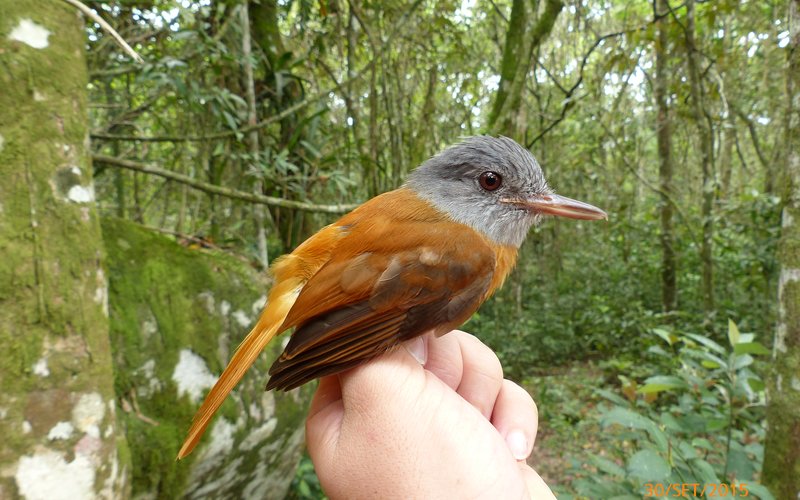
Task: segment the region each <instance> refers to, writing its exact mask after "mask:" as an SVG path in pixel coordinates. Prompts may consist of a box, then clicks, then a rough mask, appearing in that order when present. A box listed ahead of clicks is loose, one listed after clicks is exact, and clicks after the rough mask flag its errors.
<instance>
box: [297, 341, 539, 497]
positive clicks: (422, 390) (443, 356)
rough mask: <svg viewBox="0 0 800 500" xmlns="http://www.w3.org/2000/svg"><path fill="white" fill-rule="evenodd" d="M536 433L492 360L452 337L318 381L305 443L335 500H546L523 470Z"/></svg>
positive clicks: (531, 409)
mask: <svg viewBox="0 0 800 500" xmlns="http://www.w3.org/2000/svg"><path fill="white" fill-rule="evenodd" d="M412 353H413V354H412ZM421 363H422V364H421ZM423 365H424V366H423ZM537 425H538V422H537V411H536V406H535V404H534V402H533V400H532V399H531V397H530V395H528V393H527V392H526V391H525V390H524V389H522V388H521V387H520V386H518V385H516V384H514V383H513V382H510V381H508V380H504V379H503V371H502V367H501V366H500V362H499V360H498V359H497V356H496V355H495V354H494V353H493V352H492V351H491V350H490V349H489V348H488V347H486V346H485V345H484V344H482V343H481V342H480V341H479V340H478V339H477V338H475V337H474V336H472V335H470V334H468V333H464V332H461V331H453V332H451V333H449V334H447V335H444V336H442V337H438V338H436V337H432V336H430V335H424V336H423V337H419V338H417V339H414V340H412V341H409V342H408V343H407V344H406V349H396V350H394V351H392V352H389V353H387V354H384V355H382V356H380V357H378V358H376V359H375V360H372V361H370V362H369V363H366V364H364V365H361V366H359V367H357V368H354V369H352V370H349V371H347V372H344V373H341V374H338V375H333V376H329V377H324V378H322V379H321V380H320V384H319V387H318V389H317V392H316V394H315V395H314V399H313V401H312V403H311V409H310V411H309V415H308V419H307V421H306V439H307V441H308V451H309V454H310V455H311V460H312V461H313V462H314V465H315V468H316V471H317V475H318V476H319V480H320V483H321V484H322V487H323V489H324V490H325V492H326V493H327V494H328V495H329V496H330V497H331V498H334V499H336V498H348V499H350V498H492V499H494V498H555V497H554V496H553V494H552V493H551V492H550V489H549V488H548V487H547V485H546V484H545V483H544V481H542V479H541V478H540V477H539V475H538V474H537V473H536V472H535V471H534V470H533V469H532V468H531V467H530V466H528V465H527V463H526V462H525V459H526V458H527V457H528V455H530V453H531V450H532V449H533V442H534V439H535V437H536V430H537Z"/></svg>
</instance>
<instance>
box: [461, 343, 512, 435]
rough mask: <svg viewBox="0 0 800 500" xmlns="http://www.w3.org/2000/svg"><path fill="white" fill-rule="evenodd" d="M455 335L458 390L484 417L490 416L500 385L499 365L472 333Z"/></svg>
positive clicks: (500, 367)
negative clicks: (460, 365)
mask: <svg viewBox="0 0 800 500" xmlns="http://www.w3.org/2000/svg"><path fill="white" fill-rule="evenodd" d="M453 333H458V334H459V335H457V336H456V338H457V339H458V342H459V345H460V347H461V358H462V360H463V365H464V371H463V374H462V375H461V382H460V383H459V384H458V389H456V392H458V393H459V394H460V395H461V397H462V398H464V399H466V400H467V401H468V402H469V403H470V404H472V406H474V407H475V408H477V409H478V411H480V412H481V413H482V414H483V416H484V417H486V418H487V419H488V418H491V416H492V409H493V408H494V404H495V400H496V399H497V395H498V393H499V392H500V388H501V387H502V385H503V367H502V366H501V365H500V360H499V359H497V355H496V354H495V353H494V352H493V351H492V350H491V349H489V348H488V347H487V346H486V345H484V344H483V343H482V342H481V341H480V340H478V339H477V338H476V337H474V336H473V335H470V334H468V333H464V332H453Z"/></svg>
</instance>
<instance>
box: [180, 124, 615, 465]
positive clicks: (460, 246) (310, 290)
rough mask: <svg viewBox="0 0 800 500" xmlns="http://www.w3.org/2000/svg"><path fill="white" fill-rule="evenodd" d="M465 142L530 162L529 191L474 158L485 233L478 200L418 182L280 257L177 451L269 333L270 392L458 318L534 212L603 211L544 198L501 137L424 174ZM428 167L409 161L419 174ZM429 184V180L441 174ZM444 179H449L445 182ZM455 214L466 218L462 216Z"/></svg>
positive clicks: (490, 288)
mask: <svg viewBox="0 0 800 500" xmlns="http://www.w3.org/2000/svg"><path fill="white" fill-rule="evenodd" d="M470 141H471V142H470ZM484 142H485V143H484ZM509 143H510V144H509ZM465 145H466V146H470V147H474V146H481V147H483V146H485V147H487V148H489V149H487V150H486V151H487V152H486V154H487V155H488V154H489V153H492V152H493V150H492V149H491V148H499V151H500V152H501V153H506V154H507V155H508V156H509V157H510V160H509V161H511V160H514V161H515V162H516V163H515V164H514V165H512V166H513V167H514V168H519V169H522V170H525V169H528V170H529V172H527V173H529V174H530V176H531V177H533V179H532V181H534V182H531V183H530V184H531V188H530V190H531V191H532V192H533V194H532V195H531V196H530V197H528V198H530V199H528V198H526V197H525V196H527V195H526V194H525V193H523V192H522V191H520V190H514V189H511V188H512V187H514V185H513V184H512V185H511V186H509V188H508V190H507V191H500V190H499V189H498V188H499V187H500V185H499V184H498V185H497V187H495V185H494V184H491V185H489V186H488V187H487V186H485V185H484V182H483V180H478V178H477V177H475V172H477V173H478V174H480V175H481V176H484V175H485V173H486V172H484V170H486V168H488V167H484V166H482V165H481V164H478V165H476V167H475V168H476V169H477V170H475V169H473V170H475V172H473V171H472V170H468V169H467V170H465V173H464V174H463V176H464V177H463V178H464V179H466V180H467V181H466V182H472V181H473V177H475V179H476V180H475V183H476V184H475V189H477V190H478V192H481V190H484V191H486V193H485V194H486V196H489V195H490V194H491V195H492V196H494V197H492V198H490V199H489V201H487V205H486V207H485V210H486V218H487V221H486V223H485V224H486V226H485V230H484V226H483V224H484V222H482V217H483V216H484V213H483V212H482V210H484V208H482V207H481V206H480V203H477V204H476V203H475V201H473V200H462V199H461V198H459V197H458V196H455V197H454V198H453V199H451V198H449V197H448V196H440V195H439V194H437V193H436V192H434V193H433V194H430V193H428V190H427V185H421V187H417V188H416V189H415V188H414V186H415V184H414V183H410V186H406V187H403V188H400V189H397V190H395V191H391V192H389V193H385V194H382V195H380V196H377V197H375V198H373V199H371V200H369V201H368V202H366V203H364V204H363V205H361V206H359V207H358V208H356V209H355V210H353V211H352V212H351V213H349V214H347V215H345V216H344V217H342V218H341V219H339V220H338V221H337V222H335V223H333V224H331V225H329V226H327V227H325V228H323V229H322V230H320V231H319V232H318V233H317V234H315V235H314V236H312V237H311V238H309V239H308V240H306V241H305V242H304V243H303V244H301V245H300V246H298V247H297V248H296V249H295V250H294V251H293V252H292V253H291V254H288V255H284V256H282V257H280V258H279V259H277V260H276V261H275V262H274V263H273V265H272V267H271V272H272V274H273V276H274V278H275V284H274V286H273V288H272V290H271V291H270V294H269V297H268V300H267V304H266V306H265V308H264V311H263V312H262V314H261V317H260V318H259V320H258V322H257V323H256V325H255V327H254V328H253V329H252V331H251V332H250V333H249V334H248V335H247V337H246V338H245V339H244V341H243V342H242V343H241V345H240V346H239V348H238V349H237V351H236V353H235V354H234V356H233V358H232V359H231V361H230V363H229V364H228V366H227V367H226V368H225V371H224V372H223V373H222V375H221V377H220V378H219V380H218V381H217V383H216V384H215V385H214V387H213V388H212V389H211V391H210V392H209V393H208V395H207V397H206V399H205V401H204V402H203V404H202V406H201V407H200V409H199V410H198V411H197V414H196V415H195V418H194V421H193V422H192V426H191V429H190V430H189V433H188V435H187V437H186V440H185V442H184V444H183V446H182V447H181V450H180V452H179V453H178V458H179V459H180V458H183V457H185V456H186V455H188V454H189V453H191V451H192V450H193V449H194V447H195V446H196V445H197V443H198V441H199V440H200V438H201V436H202V435H203V433H204V432H205V429H206V427H207V426H208V424H209V423H210V422H211V419H212V418H213V416H214V414H215V413H216V411H217V410H218V409H219V407H220V406H221V405H222V403H223V402H224V400H225V398H226V397H227V395H228V393H230V391H231V390H232V389H233V388H234V387H235V386H236V384H237V383H238V382H239V381H240V380H241V378H242V377H243V376H244V374H245V372H246V371H247V369H248V368H249V367H250V366H251V365H252V364H253V362H254V361H255V360H256V358H257V357H258V355H259V353H260V352H261V351H262V350H263V349H264V347H265V346H266V345H267V343H268V342H269V341H270V340H272V338H273V337H275V335H277V334H279V333H281V332H284V331H286V330H288V329H291V328H295V331H294V333H293V334H292V337H291V339H290V341H289V343H288V345H287V346H286V349H285V350H284V352H283V354H282V355H281V356H280V357H279V358H278V360H277V361H276V362H275V363H274V364H273V366H272V368H271V369H270V380H269V383H268V385H267V389H268V390H269V389H273V388H275V389H282V390H287V389H291V388H294V387H297V386H300V385H302V384H304V383H306V382H308V381H310V380H313V379H315V378H318V377H321V376H325V375H330V374H334V373H338V372H340V371H343V370H346V369H348V368H351V367H353V366H356V365H357V364H359V363H361V362H364V361H366V360H369V359H371V358H373V357H374V356H376V355H378V354H380V353H382V352H385V351H386V350H388V349H390V348H392V347H394V346H396V345H397V344H398V343H400V342H402V341H405V340H408V339H411V338H414V337H416V336H418V335H421V334H423V333H425V332H431V331H432V332H434V333H435V334H437V335H441V334H444V333H446V332H448V331H450V330H452V329H454V328H456V327H458V326H459V325H461V324H462V323H464V322H465V321H466V320H467V319H468V318H469V317H470V316H471V315H472V314H473V313H474V312H475V311H476V310H477V309H478V307H479V306H480V304H481V303H483V301H485V300H486V299H487V298H488V297H489V296H490V295H491V294H492V293H494V291H495V290H496V289H497V288H498V287H500V286H501V285H502V283H503V281H504V280H505V278H506V277H507V276H508V273H509V272H510V271H511V269H512V268H513V266H514V264H515V262H516V257H517V249H518V247H519V243H521V238H524V234H525V232H526V231H527V229H528V228H529V227H530V225H531V224H533V223H534V220H538V219H537V218H538V217H539V216H538V215H537V214H538V213H553V214H556V215H564V216H567V217H573V218H585V219H592V218H594V219H596V218H600V216H601V215H602V216H603V217H604V216H605V213H603V212H602V211H600V210H599V209H596V208H594V207H591V206H590V205H586V204H582V203H581V202H576V201H574V200H569V199H568V198H562V197H558V196H556V195H553V194H552V192H551V191H550V190H549V188H547V186H546V184H545V183H544V180H543V178H541V171H540V170H539V169H538V164H536V162H535V160H534V159H533V157H532V156H530V153H528V152H527V151H526V150H523V149H522V148H520V147H519V146H518V145H516V143H513V141H510V140H508V139H504V138H500V139H493V138H473V139H472V140H467V141H466V142H465V143H463V144H462V145H460V146H456V147H454V148H451V150H447V151H445V152H444V153H442V154H441V155H440V156H439V157H434V158H433V159H432V160H429V162H428V163H433V166H432V167H430V168H429V170H431V169H432V170H433V172H434V173H438V172H440V171H443V172H444V173H445V174H446V175H451V176H452V173H451V172H449V171H445V170H444V169H442V168H441V167H440V166H438V164H436V163H435V161H437V160H439V159H440V157H442V156H446V154H448V152H450V154H451V155H454V153H453V152H455V153H459V152H461V151H460V150H459V149H458V148H459V147H462V148H463V147H464V146H465ZM504 148H508V149H504ZM471 151H472V150H469V151H468V152H471ZM526 155H527V156H526ZM458 158H460V157H458ZM445 159H447V158H445ZM456 160H457V159H455V158H454V160H453V163H455V162H456ZM478 160H481V158H480V157H478ZM525 162H528V163H525ZM531 162H532V163H531ZM476 163H479V162H477V160H476ZM495 163H497V162H496V161H495ZM520 163H523V165H522V166H521V167H519V166H518V165H517V164H520ZM426 165H427V164H426ZM426 165H423V166H422V167H420V169H418V171H421V174H420V176H419V177H420V178H421V179H422V180H423V181H426V180H427V179H426V178H425V177H424V175H427V174H426V171H425V170H424V169H425V168H426ZM445 166H447V164H446V163H445ZM493 167H494V168H496V169H498V170H502V169H500V168H499V167H498V166H497V165H493ZM461 168H463V167H461ZM503 172H504V174H503V175H511V174H514V172H513V171H511V172H510V173H509V174H506V173H505V172H506V171H505V170H503ZM489 173H491V174H494V175H495V176H497V178H498V179H499V178H501V175H500V174H499V173H497V172H494V171H491V172H489ZM459 175H461V174H459ZM412 180H413V179H412ZM455 181H458V182H459V184H457V185H456V186H455V187H454V188H453V189H463V187H464V186H463V183H464V182H465V181H464V180H463V179H462V178H461V177H459V178H455ZM432 182H433V184H434V187H437V185H436V183H437V182H440V181H439V180H437V179H436V178H433V180H432ZM441 182H442V183H444V184H445V185H446V183H447V182H450V179H449V178H448V179H444V180H442V181H441ZM498 182H501V181H498ZM518 182H519V183H521V182H522V181H518ZM526 182H527V181H526ZM416 185H417V186H420V184H419V183H417V184H416ZM470 189H471V188H470ZM495 190H497V191H499V192H498V193H496V196H495V193H494V191H495ZM518 191H519V192H518ZM421 193H425V194H421ZM445 194H446V192H445ZM501 195H502V196H505V198H500V196H501ZM523 195H524V196H523ZM481 196H483V194H482V195H481ZM477 200H478V201H479V202H480V200H481V198H477ZM462 202H463V203H462ZM464 203H467V204H466V205H465V204H464ZM525 204H527V205H526V206H525V207H521V206H522V205H525ZM528 205H530V207H528ZM498 206H499V207H501V208H502V210H503V212H501V213H500V215H499V216H497V217H499V219H500V220H499V221H493V220H491V219H492V213H493V212H492V210H494V209H496V208H497V207H498ZM526 207H527V208H526ZM587 207H588V208H587ZM520 210H527V211H530V213H531V214H533V215H531V216H530V217H531V219H530V220H528V219H525V218H522V217H523V216H524V217H528V215H526V214H522V215H521V214H520V213H518V212H519V211H520ZM461 211H464V212H465V213H466V216H464V217H461ZM526 213H527V212H526ZM459 219H463V221H459ZM506 219H508V220H511V221H512V222H507V220H506ZM473 220H478V221H479V222H478V223H475V222H472V221H473ZM517 220H519V221H520V222H514V221H517ZM476 224H477V228H476V227H474V226H475V225H476ZM496 224H505V225H504V226H502V227H501V228H500V229H505V228H506V227H508V228H509V232H508V235H506V234H505V233H503V232H498V231H496V229H498V228H497V227H495V226H494V225H496ZM514 224H517V225H514ZM517 226H519V227H517ZM520 228H521V229H520ZM520 232H521V234H519V233H520ZM490 235H495V236H494V237H492V236H490Z"/></svg>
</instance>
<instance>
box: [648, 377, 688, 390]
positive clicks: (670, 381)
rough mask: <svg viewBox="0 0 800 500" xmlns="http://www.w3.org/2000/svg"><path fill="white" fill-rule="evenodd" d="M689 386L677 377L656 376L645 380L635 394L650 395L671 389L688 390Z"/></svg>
mask: <svg viewBox="0 0 800 500" xmlns="http://www.w3.org/2000/svg"><path fill="white" fill-rule="evenodd" d="M688 388H689V384H687V383H686V381H685V380H683V379H682V378H679V377H673V376H671V375H656V376H655V377H650V378H648V379H647V380H645V385H643V386H642V387H640V388H639V389H638V390H637V391H636V392H638V393H640V394H651V393H654V392H662V391H669V390H672V389H688Z"/></svg>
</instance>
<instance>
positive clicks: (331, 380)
mask: <svg viewBox="0 0 800 500" xmlns="http://www.w3.org/2000/svg"><path fill="white" fill-rule="evenodd" d="M340 399H342V386H341V385H340V384H339V377H338V376H336V375H330V376H328V377H322V378H321V379H319V385H318V386H317V390H316V392H314V398H313V399H312V400H311V405H310V406H309V408H308V418H312V417H313V416H314V415H316V414H317V413H319V412H320V411H322V410H324V409H325V408H327V407H328V406H329V405H330V404H332V403H334V402H336V401H338V400H340Z"/></svg>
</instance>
